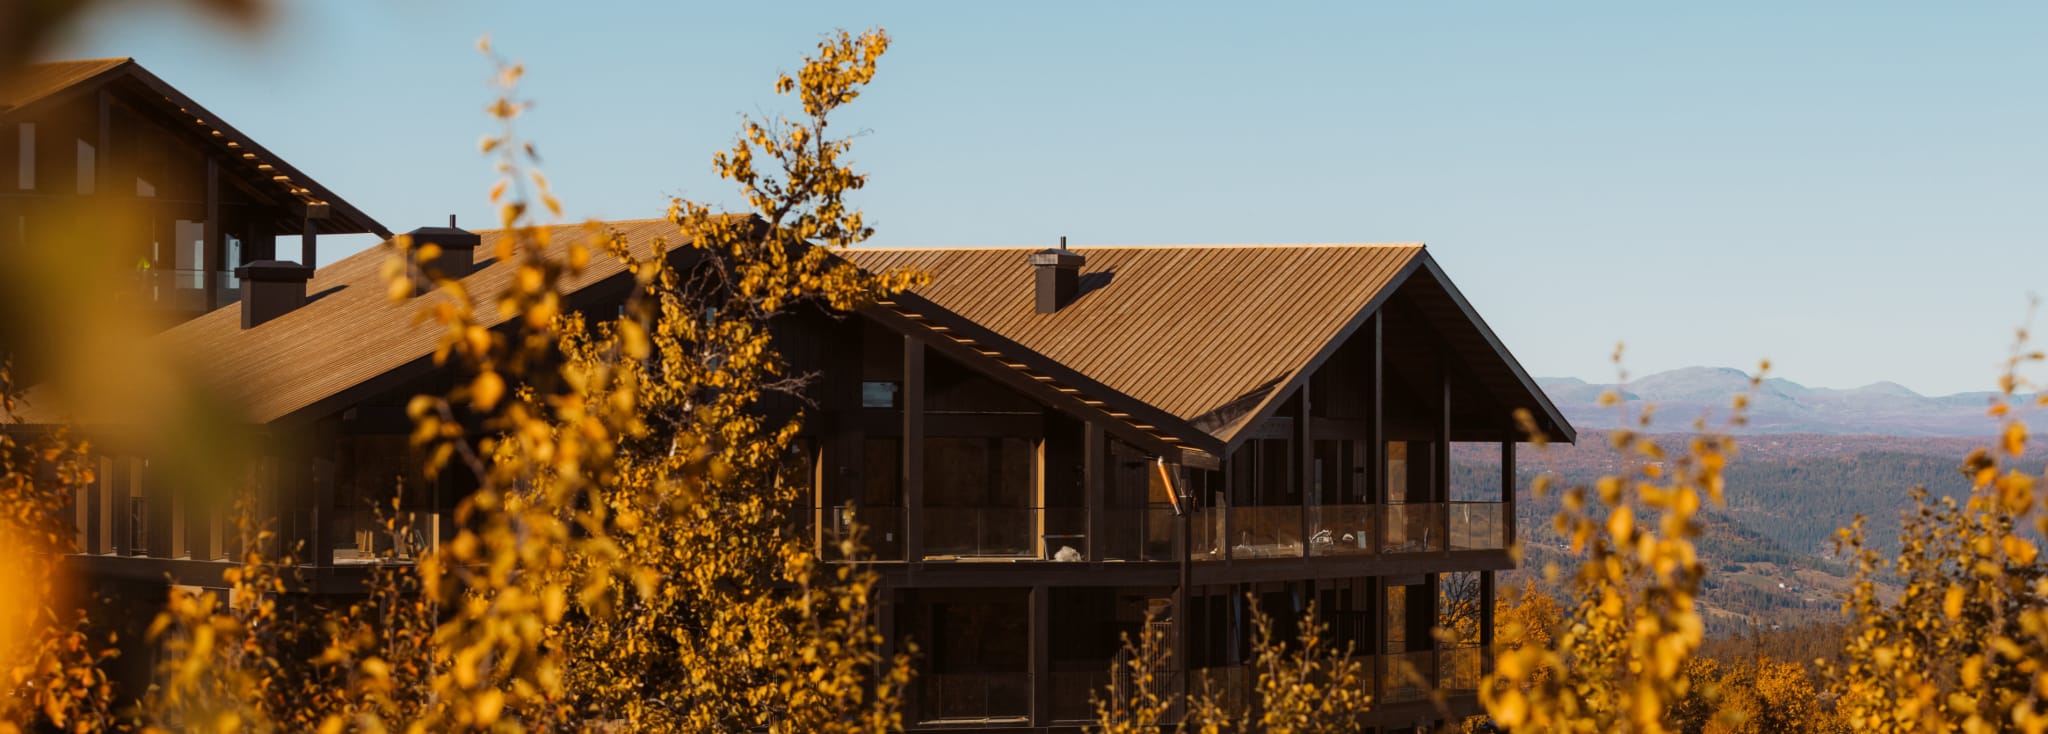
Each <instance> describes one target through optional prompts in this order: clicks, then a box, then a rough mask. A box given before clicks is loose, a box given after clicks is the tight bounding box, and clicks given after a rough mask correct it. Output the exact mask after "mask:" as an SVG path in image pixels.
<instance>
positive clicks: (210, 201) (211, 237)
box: [199, 156, 225, 311]
mask: <svg viewBox="0 0 2048 734" xmlns="http://www.w3.org/2000/svg"><path fill="white" fill-rule="evenodd" d="M205 232H206V234H205V238H206V239H205V242H204V244H201V245H200V247H199V271H200V275H201V276H202V278H203V279H204V280H205V281H206V310H208V311H211V310H213V309H214V308H215V307H217V306H219V305H220V276H218V275H215V274H214V272H215V271H217V270H220V266H221V257H222V255H224V254H225V253H224V252H223V250H225V248H224V247H222V244H223V243H222V242H221V236H220V235H221V228H220V161H218V160H216V159H214V158H213V157H212V156H208V157H207V159H206V228H205Z"/></svg>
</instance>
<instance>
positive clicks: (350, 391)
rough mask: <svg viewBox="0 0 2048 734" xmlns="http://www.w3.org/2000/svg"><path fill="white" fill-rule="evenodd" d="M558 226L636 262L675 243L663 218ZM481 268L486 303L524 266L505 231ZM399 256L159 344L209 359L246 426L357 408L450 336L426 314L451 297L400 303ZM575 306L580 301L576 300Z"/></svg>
mask: <svg viewBox="0 0 2048 734" xmlns="http://www.w3.org/2000/svg"><path fill="white" fill-rule="evenodd" d="M559 229H563V230H569V231H570V232H575V233H579V234H582V235H587V236H590V237H593V238H596V237H601V236H603V234H604V230H606V229H610V230H614V231H617V232H618V233H620V234H621V235H623V236H624V237H625V238H626V242H627V244H628V247H629V248H630V249H631V251H632V252H633V253H634V254H635V255H636V256H638V257H642V258H645V257H650V256H651V254H652V252H653V243H654V242H655V241H656V240H657V239H660V238H663V237H674V236H676V234H677V232H676V227H675V225H674V224H671V223H669V222H668V220H665V219H643V220H632V221H620V222H606V223H598V224H592V225H565V226H563V227H561V228H559ZM478 235H480V236H481V237H482V239H483V242H482V243H481V244H480V245H479V246H478V247H477V248H476V259H475V263H476V266H477V270H476V271H475V272H473V273H471V274H470V275H469V276H467V277H465V278H464V279H463V285H464V287H466V288H468V289H469V292H470V293H472V294H476V295H477V297H478V298H480V299H484V300H485V301H488V299H489V294H492V293H497V292H499V291H501V290H502V289H504V288H505V287H506V286H507V285H509V284H510V283H511V280H512V276H513V274H514V272H515V271H516V270H517V269H518V263H517V262H513V261H507V262H497V261H496V259H495V254H496V253H495V251H496V249H497V243H498V239H499V238H500V237H501V236H503V233H502V232H500V231H484V232H479V233H478ZM571 239H572V238H571V237H570V236H568V233H566V232H565V233H561V234H557V235H555V236H554V237H553V238H552V242H553V243H554V244H553V245H552V246H553V247H567V243H568V242H569V241H570V240H571ZM390 254H391V251H390V250H389V249H387V248H385V247H382V246H378V247H371V248H368V249H365V250H363V251H362V252H358V253H355V254H353V255H350V256H348V257H345V258H342V259H341V260H340V261H339V262H336V263H334V264H331V265H328V266H327V267H324V268H320V269H319V270H318V271H317V272H316V273H315V275H314V276H313V280H312V281H311V282H309V283H308V284H307V285H306V294H307V298H308V299H309V302H308V303H306V304H305V305H303V306H300V307H298V308H297V309H294V310H292V311H291V312H290V313H287V314H284V315H282V316H279V317H277V318H275V319H272V320H270V321H269V322H266V323H263V324H260V325H258V326H256V327H255V328H253V329H244V328H242V320H241V319H242V316H241V308H239V307H228V308H221V309H215V310H214V311H212V312H209V313H207V314H206V315H204V316H200V317H198V318H195V319H192V320H190V321H187V322H185V323H182V324H179V325H177V326H175V327H172V328H171V329H169V330H167V331H165V332H164V333H162V334H160V335H158V336H156V337H154V338H155V339H157V340H160V341H161V342H162V343H164V344H166V345H168V346H169V348H171V349H172V350H175V352H176V353H179V354H183V355H188V356H190V357H192V358H194V359H195V360H203V361H204V368H203V369H201V370H198V374H200V375H201V376H203V378H204V379H205V380H206V381H207V383H208V384H207V387H208V388H209V389H210V390H211V391H212V393H213V394H214V395H215V396H217V397H219V398H220V399H221V400H222V401H223V402H224V403H225V404H227V405H233V406H239V407H240V408H241V409H242V411H243V415H242V417H243V419H245V420H247V421H249V422H251V423H257V424H266V423H272V422H276V421H280V420H285V419H289V418H292V417H294V416H300V415H313V416H317V415H323V414H326V413H329V412H332V411H333V410H335V409H338V408H340V407H344V406H347V405H349V404H351V403H354V402H358V401H360V400H361V399H363V398H365V397H369V396H371V395H373V394H375V393H376V392H379V391H381V390H382V389H384V388H386V387H388V386H390V385H392V384H396V383H397V382H402V381H403V380H406V379H410V378H413V377H417V376H419V375H421V374H425V372H426V371H428V370H431V369H432V360H431V355H432V354H433V351H434V345H435V344H436V342H437V340H438V339H439V338H440V335H441V333H442V331H441V329H439V328H438V327H437V326H436V324H434V323H433V322H430V321H429V322H424V323H422V322H421V320H420V319H419V318H417V316H418V314H420V313H422V312H423V311H424V310H425V309H427V308H430V307H431V305H432V304H433V303H436V302H439V301H442V300H445V299H447V297H448V296H447V295H446V294H443V293H441V292H439V291H435V292H431V293H427V294H423V295H419V296H415V297H413V298H411V299H408V300H406V301H405V302H403V303H392V302H391V301H390V300H389V298H388V290H387V288H386V285H385V280H384V277H383V273H382V267H383V264H384V261H385V258H387V257H389V256H390ZM630 278H631V276H630V275H626V274H625V268H624V266H623V265H621V264H620V263H619V261H618V259H617V258H613V257H593V258H591V259H590V266H589V267H587V268H584V270H583V272H582V273H580V274H578V275H576V276H574V277H569V276H564V280H563V283H562V289H563V291H564V292H565V293H569V294H573V295H572V298H573V297H574V296H581V297H585V298H587V297H591V296H593V295H595V294H596V293H597V292H599V291H602V290H603V288H602V286H604V285H607V281H610V283H609V284H610V285H614V286H616V287H617V288H618V289H620V290H619V293H620V295H623V294H624V289H625V288H626V287H627V284H628V282H629V281H630ZM573 302H574V301H573V300H572V303H573ZM476 318H477V320H478V321H479V322H481V323H482V324H483V325H484V326H486V327H493V326H497V325H499V324H502V323H504V322H505V321H507V317H506V316H504V315H503V314H501V313H499V311H498V309H496V308H494V307H491V306H489V305H488V303H486V304H485V305H484V306H483V307H481V308H479V309H477V312H476Z"/></svg>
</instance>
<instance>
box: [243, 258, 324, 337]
mask: <svg viewBox="0 0 2048 734" xmlns="http://www.w3.org/2000/svg"><path fill="white" fill-rule="evenodd" d="M235 277H237V278H241V279H242V328H244V329H254V328H256V327H257V326H260V325H262V324H263V323H264V322H266V321H269V320H271V319H274V318H277V317H279V316H283V315H285V314H288V313H291V312H292V310H293V309H296V308H298V307H300V306H303V305H306V281H308V280H312V278H313V269H312V268H309V267H306V266H304V265H300V264H298V263H295V262H291V261H288V260H258V261H256V262H252V263H249V264H247V265H243V266H241V267H239V268H235Z"/></svg>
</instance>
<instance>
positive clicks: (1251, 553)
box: [1229, 506, 1302, 558]
mask: <svg viewBox="0 0 2048 734" xmlns="http://www.w3.org/2000/svg"><path fill="white" fill-rule="evenodd" d="M1229 512H1230V533H1231V536H1232V537H1231V538H1230V557H1231V558H1291V557H1298V556H1300V555H1301V554H1302V543H1301V517H1302V508H1301V507H1299V506H1282V507H1232V508H1230V509H1229Z"/></svg>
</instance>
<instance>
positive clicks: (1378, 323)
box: [1365, 313, 1388, 542]
mask: <svg viewBox="0 0 2048 734" xmlns="http://www.w3.org/2000/svg"><path fill="white" fill-rule="evenodd" d="M1385 321H1386V317H1385V316H1384V315H1382V314H1378V313H1375V314H1373V315H1372V325H1371V330H1372V331H1371V338H1372V375H1371V380H1372V387H1371V390H1372V417H1371V418H1368V419H1367V439H1366V456H1367V457H1368V458H1367V461H1370V462H1371V463H1370V464H1367V466H1370V467H1372V471H1371V475H1372V482H1371V484H1370V485H1369V486H1368V487H1367V488H1366V497H1365V501H1366V502H1367V503H1368V504H1384V503H1386V501H1387V497H1388V493H1387V424H1386V415H1387V394H1386V359H1385V357H1386V348H1385V347H1386V344H1385V342H1384V341H1383V338H1384V335H1385V331H1386V330H1385V324H1384V322H1385ZM1381 537H1382V538H1384V537H1385V536H1384V535H1383V536H1381ZM1375 542H1379V541H1378V540H1375Z"/></svg>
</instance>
